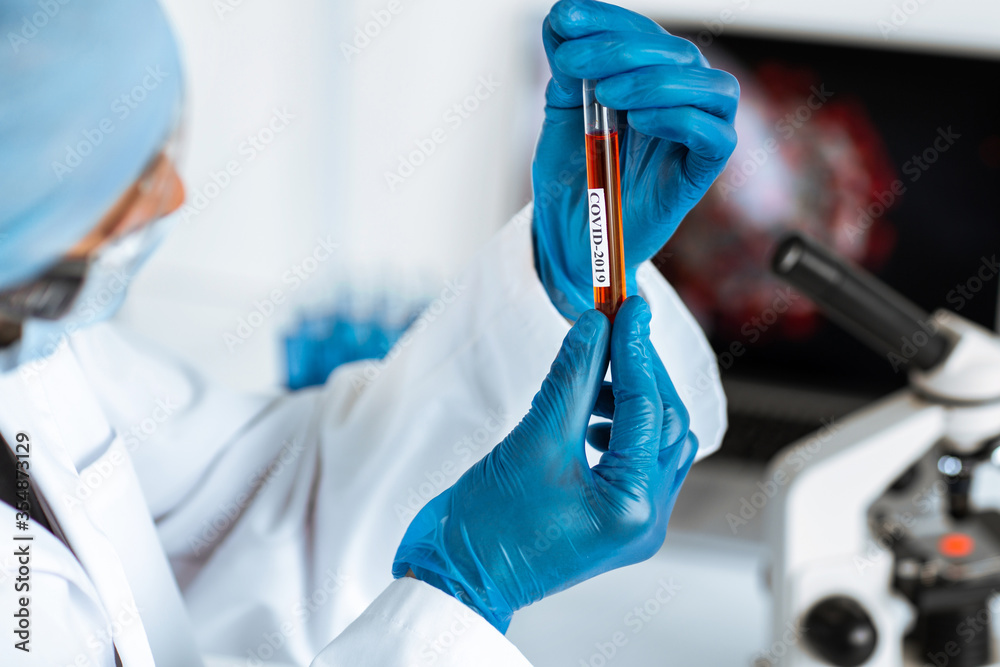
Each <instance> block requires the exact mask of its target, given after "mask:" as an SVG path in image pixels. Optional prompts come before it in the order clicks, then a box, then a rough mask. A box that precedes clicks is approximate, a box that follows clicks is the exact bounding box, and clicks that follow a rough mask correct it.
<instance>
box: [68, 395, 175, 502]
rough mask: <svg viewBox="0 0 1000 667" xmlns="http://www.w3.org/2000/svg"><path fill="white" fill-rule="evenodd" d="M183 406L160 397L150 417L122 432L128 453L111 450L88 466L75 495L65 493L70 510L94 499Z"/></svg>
mask: <svg viewBox="0 0 1000 667" xmlns="http://www.w3.org/2000/svg"><path fill="white" fill-rule="evenodd" d="M180 407H181V406H180V405H179V404H177V403H174V401H173V400H172V399H171V398H170V397H169V396H167V397H164V398H157V399H156V400H155V401H154V406H153V409H152V410H151V411H150V412H149V414H148V415H147V416H146V417H144V418H142V419H141V420H139V422H137V423H135V424H133V425H132V426H131V428H129V430H127V431H123V432H119V433H118V435H119V437H121V438H122V443H123V445H124V449H125V452H121V451H118V450H111V451H110V452H109V453H108V454H107V455H106V456H104V457H102V458H101V459H99V460H97V461H96V462H94V463H93V464H91V465H90V466H89V467H87V468H86V469H85V470H84V471H83V472H82V473H81V474H80V481H79V483H77V485H76V486H75V487H74V488H73V490H72V493H70V492H69V491H65V492H63V504H65V505H66V507H74V506H77V505H79V504H80V503H82V502H84V501H86V500H87V499H88V498H90V496H92V495H93V494H94V492H96V491H97V489H98V488H100V486H101V485H102V484H104V482H106V481H107V480H108V479H110V478H111V476H112V475H113V474H114V472H115V471H116V470H117V469H118V468H119V467H120V466H121V465H123V464H124V463H126V462H127V461H128V454H129V453H131V452H134V451H135V450H136V449H137V448H138V447H139V444H140V443H143V442H145V441H146V440H147V439H149V438H150V437H152V435H153V434H154V433H156V432H157V431H158V430H159V429H160V426H162V425H163V424H164V423H166V422H167V421H168V420H169V419H170V418H171V417H172V416H173V415H174V413H175V412H176V411H177V410H179V409H180Z"/></svg>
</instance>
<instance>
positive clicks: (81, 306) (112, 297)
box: [17, 269, 135, 379]
mask: <svg viewBox="0 0 1000 667" xmlns="http://www.w3.org/2000/svg"><path fill="white" fill-rule="evenodd" d="M134 278H135V276H133V275H131V274H129V273H128V272H127V271H125V270H124V269H119V270H117V271H114V272H112V273H111V274H109V275H108V276H107V281H106V282H105V283H104V285H102V286H101V287H100V289H98V288H97V287H96V286H95V287H94V288H93V289H88V290H87V291H86V293H85V294H81V295H80V296H78V297H77V302H76V303H74V304H73V315H72V316H71V317H70V319H69V320H68V321H66V322H64V323H60V327H59V329H58V330H56V331H49V332H47V333H46V334H45V342H44V343H43V344H42V346H41V350H40V354H41V356H40V357H39V358H37V359H34V360H33V361H29V362H27V363H24V364H21V365H20V366H18V367H17V372H18V375H20V376H21V378H24V379H27V378H30V377H34V376H37V375H39V374H41V373H42V372H43V371H44V370H45V369H46V368H47V367H48V365H49V359H50V357H51V356H52V355H53V354H54V353H55V351H56V350H57V349H58V348H59V346H60V345H61V344H62V343H63V341H66V340H68V338H69V337H70V336H72V335H73V334H74V333H76V332H77V331H79V330H80V329H84V328H86V327H87V326H88V325H90V324H92V323H94V322H96V321H97V320H98V317H99V316H100V315H101V314H102V313H104V312H105V310H106V309H107V308H108V307H109V306H110V305H111V304H112V303H113V302H116V301H118V300H120V299H123V298H124V295H125V292H126V290H128V286H129V284H130V283H131V282H132V280H133V279H134Z"/></svg>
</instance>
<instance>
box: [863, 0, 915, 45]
mask: <svg viewBox="0 0 1000 667" xmlns="http://www.w3.org/2000/svg"><path fill="white" fill-rule="evenodd" d="M926 4H927V0H903V2H901V3H899V4H896V3H893V5H892V10H891V11H890V12H889V15H888V16H887V17H884V18H880V19H879V20H878V21H876V22H875V25H876V27H878V31H879V32H880V33H881V34H882V39H884V40H886V41H889V35H891V34H892V33H894V32H899V29H900V28H902V27H903V26H904V25H906V24H907V23H909V21H910V19H911V18H912V17H913V16H914V15H915V14H916V13H917V12H918V11H920V8H921V7H923V6H924V5H926Z"/></svg>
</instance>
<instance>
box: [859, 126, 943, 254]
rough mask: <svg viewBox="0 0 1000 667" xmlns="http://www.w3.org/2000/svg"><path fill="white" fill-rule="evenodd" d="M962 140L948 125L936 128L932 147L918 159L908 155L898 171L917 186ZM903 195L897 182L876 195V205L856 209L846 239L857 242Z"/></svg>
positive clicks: (903, 186) (900, 184)
mask: <svg viewBox="0 0 1000 667" xmlns="http://www.w3.org/2000/svg"><path fill="white" fill-rule="evenodd" d="M961 138H962V135H961V134H959V133H958V132H955V131H954V130H953V129H952V128H951V125H949V126H948V127H947V128H943V127H939V128H937V136H936V137H934V139H933V141H931V144H930V145H929V146H927V148H925V149H924V150H922V151H921V152H920V154H919V155H917V154H914V155H911V156H910V159H909V160H907V161H906V162H904V163H903V166H902V168H901V170H902V172H903V173H904V174H905V175H906V176H908V177H909V178H908V180H909V182H910V183H916V182H917V181H918V180H920V177H921V176H923V175H924V173H925V172H926V171H927V170H928V169H930V168H931V165H933V164H934V163H935V162H937V161H938V159H939V158H940V157H941V155H942V154H944V153H946V152H947V151H948V149H949V148H951V147H952V146H954V145H955V141H956V140H957V139H961ZM905 192H906V183H904V182H903V180H902V179H900V178H897V179H896V180H895V181H893V182H892V184H891V185H890V186H889V187H888V188H887V189H886V190H883V191H882V192H879V193H876V195H875V199H876V201H873V202H871V203H870V204H869V205H868V207H867V208H861V207H860V206H859V207H858V210H857V214H858V218H857V220H856V221H855V222H854V223H853V224H852V225H851V226H849V227H847V229H846V233H847V238H848V239H850V240H851V241H853V242H857V241H858V239H860V238H861V237H862V236H863V235H864V234H865V233H866V232H867V231H868V229H869V228H871V226H872V225H873V224H875V221H876V220H878V219H879V218H881V217H882V216H883V215H885V212H886V211H888V210H889V207H890V206H892V205H893V204H894V203H896V199H898V198H899V197H900V196H902V195H903V194H904V193H905Z"/></svg>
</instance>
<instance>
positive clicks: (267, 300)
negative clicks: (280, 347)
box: [222, 234, 340, 352]
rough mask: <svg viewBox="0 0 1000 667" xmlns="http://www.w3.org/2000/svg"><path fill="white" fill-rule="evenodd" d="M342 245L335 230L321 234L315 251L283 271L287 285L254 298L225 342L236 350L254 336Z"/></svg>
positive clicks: (224, 335)
mask: <svg viewBox="0 0 1000 667" xmlns="http://www.w3.org/2000/svg"><path fill="white" fill-rule="evenodd" d="M339 247H340V244H339V243H334V241H333V234H327V235H326V238H323V237H319V238H317V239H316V245H315V247H313V250H312V252H311V253H309V254H308V255H306V256H305V257H303V258H302V259H301V260H300V261H298V262H296V263H295V264H292V266H291V267H290V268H289V269H288V270H287V271H285V272H284V273H283V274H281V283H282V284H283V285H285V287H275V288H274V289H272V290H271V291H270V292H268V293H267V295H266V296H264V297H263V298H260V299H257V300H256V301H254V304H253V308H252V309H251V310H250V312H249V313H247V314H246V315H244V316H243V317H241V318H240V319H239V320H237V322H236V327H235V328H234V329H233V330H232V331H226V332H224V333H223V334H222V342H223V343H225V344H226V347H227V348H229V351H230V352H236V350H237V349H238V348H239V347H240V346H242V345H243V343H245V342H247V341H248V340H250V338H251V337H252V336H253V335H254V334H255V333H256V332H257V330H258V329H260V327H262V326H264V323H265V322H267V321H268V320H269V319H271V318H272V317H273V316H274V314H275V313H276V312H277V311H278V308H279V307H280V306H282V305H283V304H284V303H286V302H287V300H288V293H289V292H294V291H295V290H297V289H299V288H300V287H302V285H303V284H305V282H306V281H307V280H309V279H310V278H312V277H313V276H314V275H315V274H316V271H318V270H319V267H320V266H321V265H322V264H324V263H326V262H328V261H330V258H331V257H333V254H334V252H333V251H334V250H336V249H337V248H339Z"/></svg>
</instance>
